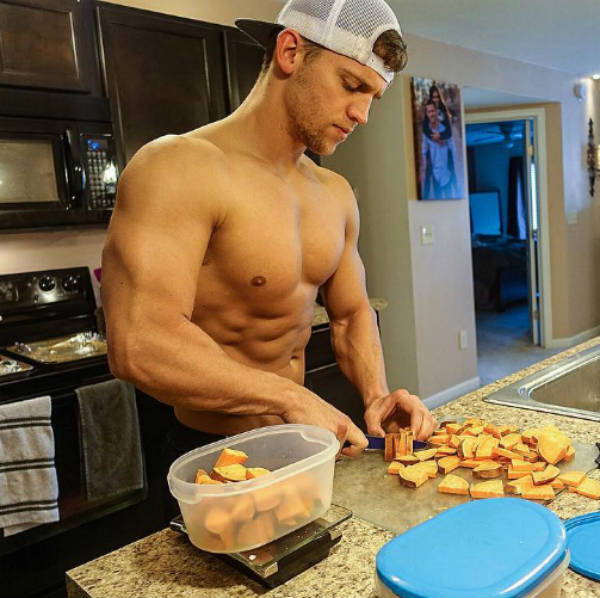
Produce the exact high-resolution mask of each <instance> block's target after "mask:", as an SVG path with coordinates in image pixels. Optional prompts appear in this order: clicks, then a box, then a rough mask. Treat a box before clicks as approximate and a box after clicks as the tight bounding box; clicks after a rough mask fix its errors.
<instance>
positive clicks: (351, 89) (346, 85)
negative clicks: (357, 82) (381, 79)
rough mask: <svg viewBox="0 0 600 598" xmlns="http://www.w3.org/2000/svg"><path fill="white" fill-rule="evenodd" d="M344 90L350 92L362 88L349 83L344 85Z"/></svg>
mask: <svg viewBox="0 0 600 598" xmlns="http://www.w3.org/2000/svg"><path fill="white" fill-rule="evenodd" d="M344 89H347V90H348V91H358V90H359V89H360V87H355V86H354V85H350V84H349V83H344Z"/></svg>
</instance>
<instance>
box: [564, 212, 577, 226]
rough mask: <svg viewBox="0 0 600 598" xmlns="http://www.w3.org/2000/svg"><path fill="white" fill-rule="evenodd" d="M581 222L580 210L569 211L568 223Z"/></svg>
mask: <svg viewBox="0 0 600 598" xmlns="http://www.w3.org/2000/svg"><path fill="white" fill-rule="evenodd" d="M578 222H579V212H577V210H570V211H568V212H567V224H577V223H578Z"/></svg>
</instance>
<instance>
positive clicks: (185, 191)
mask: <svg viewBox="0 0 600 598" xmlns="http://www.w3.org/2000/svg"><path fill="white" fill-rule="evenodd" d="M225 171H226V160H225V158H224V156H223V152H222V151H221V150H220V149H219V148H218V147H216V146H215V145H214V144H212V143H211V142H209V141H207V140H205V139H200V138H190V137H187V136H183V135H166V136H164V137H159V138H158V139H155V140H153V141H151V142H150V143H147V144H146V145H144V146H143V147H142V148H140V149H139V150H138V152H137V153H136V154H135V155H134V156H133V158H132V159H131V160H130V161H129V163H128V164H127V167H126V168H125V169H124V170H123V173H122V174H121V176H120V178H119V187H118V201H117V205H118V206H119V203H120V206H119V207H121V208H123V207H131V206H130V205H129V204H134V205H135V206H136V207H137V208H139V209H141V208H142V206H146V207H150V204H161V205H163V206H165V207H167V206H169V208H170V209H171V210H172V209H173V208H176V207H183V206H186V205H192V204H200V205H207V203H209V202H210V201H211V200H212V199H213V198H217V197H219V195H220V194H219V193H218V192H217V189H218V187H219V183H220V181H223V180H226V172H225ZM199 200H200V201H199ZM124 204H128V205H124Z"/></svg>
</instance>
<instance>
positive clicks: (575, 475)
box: [558, 471, 585, 486]
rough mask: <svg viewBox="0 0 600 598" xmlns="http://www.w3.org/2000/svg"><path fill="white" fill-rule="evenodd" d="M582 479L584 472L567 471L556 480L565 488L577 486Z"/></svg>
mask: <svg viewBox="0 0 600 598" xmlns="http://www.w3.org/2000/svg"><path fill="white" fill-rule="evenodd" d="M584 478H585V471H568V472H567V473H561V474H560V475H559V476H558V479H559V480H560V481H561V482H562V483H563V484H565V485H566V486H579V484H581V482H583V479H584Z"/></svg>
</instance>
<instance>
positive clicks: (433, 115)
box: [427, 104, 438, 127]
mask: <svg viewBox="0 0 600 598" xmlns="http://www.w3.org/2000/svg"><path fill="white" fill-rule="evenodd" d="M427 118H428V119H429V124H431V125H432V126H434V127H437V124H438V114H437V110H436V108H435V106H434V105H433V104H427Z"/></svg>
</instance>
